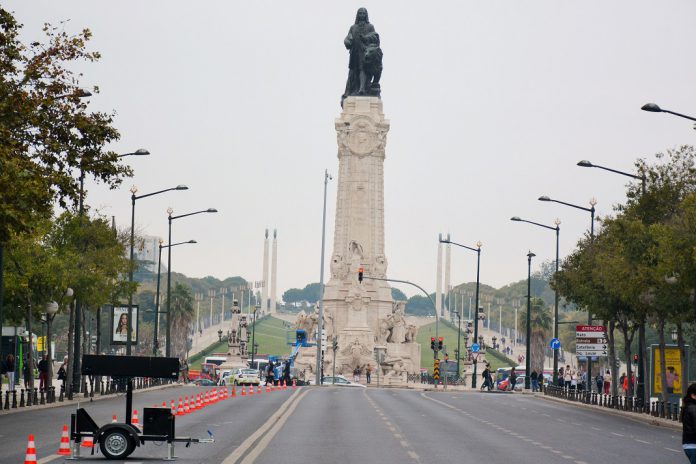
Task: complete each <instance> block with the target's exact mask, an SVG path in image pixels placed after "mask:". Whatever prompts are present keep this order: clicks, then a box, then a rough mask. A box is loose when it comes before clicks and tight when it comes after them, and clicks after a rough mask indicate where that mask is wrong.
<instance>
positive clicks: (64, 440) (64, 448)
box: [58, 425, 70, 456]
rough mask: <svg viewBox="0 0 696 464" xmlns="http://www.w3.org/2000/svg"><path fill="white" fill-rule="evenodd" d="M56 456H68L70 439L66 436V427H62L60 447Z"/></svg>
mask: <svg viewBox="0 0 696 464" xmlns="http://www.w3.org/2000/svg"><path fill="white" fill-rule="evenodd" d="M58 454H60V455H61V456H70V437H69V436H68V426H67V425H64V426H63V433H62V434H61V435H60V446H59V447H58Z"/></svg>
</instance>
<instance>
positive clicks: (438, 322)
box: [363, 276, 440, 338]
mask: <svg viewBox="0 0 696 464" xmlns="http://www.w3.org/2000/svg"><path fill="white" fill-rule="evenodd" d="M363 279H370V280H382V281H384V282H396V283H400V284H408V285H412V286H414V287H416V288H417V289H419V290H420V291H421V292H423V294H424V295H425V296H426V297H427V298H428V300H430V304H431V305H432V307H433V310H434V311H435V338H438V336H439V334H438V326H439V324H440V316H438V315H437V309H436V308H435V302H434V301H433V299H432V298H431V296H430V295H429V294H428V292H426V291H425V289H424V288H423V287H421V286H420V285H418V284H414V283H413V282H409V281H408V280H398V279H383V278H380V277H370V276H363Z"/></svg>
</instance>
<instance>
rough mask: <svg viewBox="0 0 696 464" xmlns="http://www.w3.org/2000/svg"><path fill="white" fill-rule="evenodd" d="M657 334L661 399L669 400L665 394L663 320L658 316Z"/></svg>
mask: <svg viewBox="0 0 696 464" xmlns="http://www.w3.org/2000/svg"><path fill="white" fill-rule="evenodd" d="M657 327H658V334H659V335H660V345H659V350H660V383H661V384H662V401H664V402H665V403H666V402H667V401H669V396H668V395H667V366H666V365H665V364H666V360H665V320H664V319H663V318H660V319H659V320H658V323H657Z"/></svg>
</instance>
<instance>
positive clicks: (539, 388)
mask: <svg viewBox="0 0 696 464" xmlns="http://www.w3.org/2000/svg"><path fill="white" fill-rule="evenodd" d="M537 384H538V385H537V391H540V392H543V391H544V374H539V376H538V377H537Z"/></svg>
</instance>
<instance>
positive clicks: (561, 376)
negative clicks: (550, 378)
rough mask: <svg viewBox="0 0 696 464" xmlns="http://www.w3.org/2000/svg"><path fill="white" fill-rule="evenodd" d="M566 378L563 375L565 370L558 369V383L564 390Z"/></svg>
mask: <svg viewBox="0 0 696 464" xmlns="http://www.w3.org/2000/svg"><path fill="white" fill-rule="evenodd" d="M564 379H565V376H564V374H563V368H562V367H560V368H559V369H558V380H557V381H556V382H557V383H558V386H559V387H561V388H563V385H564V384H565V380H564Z"/></svg>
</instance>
